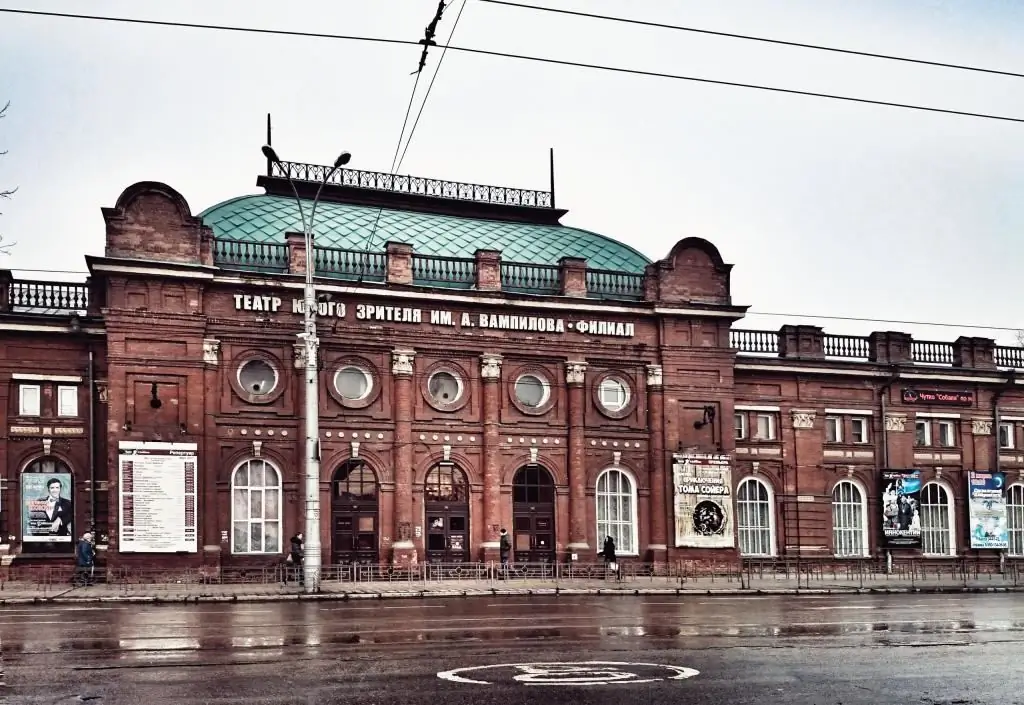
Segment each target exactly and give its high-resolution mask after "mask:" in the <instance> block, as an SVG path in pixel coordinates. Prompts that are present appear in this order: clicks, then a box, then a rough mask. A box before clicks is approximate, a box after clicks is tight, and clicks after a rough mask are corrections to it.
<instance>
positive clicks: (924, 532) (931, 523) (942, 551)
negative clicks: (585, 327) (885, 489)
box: [919, 482, 956, 556]
mask: <svg viewBox="0 0 1024 705" xmlns="http://www.w3.org/2000/svg"><path fill="white" fill-rule="evenodd" d="M919 521H920V522H921V553H923V554H924V555H926V556H953V555H956V538H955V536H956V535H955V534H954V533H953V501H952V494H951V493H950V492H949V491H948V490H947V489H946V488H945V486H943V485H940V484H939V483H938V482H929V483H928V484H926V485H925V486H924V487H922V488H921V509H920V517H919Z"/></svg>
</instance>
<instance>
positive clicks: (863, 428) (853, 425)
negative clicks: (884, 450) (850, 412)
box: [850, 418, 868, 443]
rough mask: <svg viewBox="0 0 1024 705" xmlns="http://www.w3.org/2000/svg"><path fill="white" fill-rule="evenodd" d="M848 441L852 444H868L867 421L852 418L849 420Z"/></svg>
mask: <svg viewBox="0 0 1024 705" xmlns="http://www.w3.org/2000/svg"><path fill="white" fill-rule="evenodd" d="M850 440H851V441H853V442H854V443H867V442H868V420H867V419H859V418H853V419H850Z"/></svg>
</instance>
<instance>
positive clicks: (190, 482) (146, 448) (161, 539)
mask: <svg viewBox="0 0 1024 705" xmlns="http://www.w3.org/2000/svg"><path fill="white" fill-rule="evenodd" d="M198 448H199V446H198V445H197V444H195V443H161V442H156V441H121V442H120V443H119V447H118V481H119V482H118V485H119V488H120V504H121V506H120V518H121V533H120V536H119V538H120V545H119V550H120V551H121V552H122V553H196V552H198V550H199V549H198V541H199V534H198V526H197V522H196V497H197V494H196V489H197V488H196V485H197V483H198V477H197V472H198V466H199V462H198Z"/></svg>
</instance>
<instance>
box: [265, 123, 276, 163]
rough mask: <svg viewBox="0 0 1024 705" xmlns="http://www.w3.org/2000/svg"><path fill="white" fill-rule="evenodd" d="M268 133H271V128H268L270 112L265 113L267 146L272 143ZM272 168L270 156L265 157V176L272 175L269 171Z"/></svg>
mask: <svg viewBox="0 0 1024 705" xmlns="http://www.w3.org/2000/svg"><path fill="white" fill-rule="evenodd" d="M270 133H271V130H270V113H267V142H266V144H267V145H268V146H270V145H273V144H274V143H273V142H272V141H271V139H270V137H271V135H270ZM272 168H273V164H272V163H271V162H270V157H267V176H273V174H272V173H271V170H272Z"/></svg>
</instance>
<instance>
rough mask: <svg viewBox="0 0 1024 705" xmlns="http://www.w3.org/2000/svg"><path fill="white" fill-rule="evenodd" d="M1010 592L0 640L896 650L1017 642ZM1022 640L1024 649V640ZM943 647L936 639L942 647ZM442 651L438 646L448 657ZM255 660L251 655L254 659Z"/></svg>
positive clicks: (11, 635)
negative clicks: (811, 644) (933, 642)
mask: <svg viewBox="0 0 1024 705" xmlns="http://www.w3.org/2000/svg"><path fill="white" fill-rule="evenodd" d="M1021 602H1022V601H1020V600H1019V599H1018V598H1017V596H1015V595H983V596H973V595H964V596H956V597H952V598H951V597H948V596H934V598H931V599H929V598H928V597H918V596H913V597H909V598H908V597H907V596H855V597H841V596H836V597H823V598H820V599H811V598H806V597H801V598H794V597H759V598H757V597H752V598H747V599H735V598H717V599H716V598H712V599H699V598H694V597H685V598H680V599H678V600H675V601H671V600H666V599H665V598H651V599H645V598H636V597H627V598H603V599H602V598H597V599H588V598H580V597H575V598H567V599H566V600H565V601H561V600H558V599H551V598H544V599H543V600H534V601H531V600H530V599H528V598H525V599H517V598H514V599H509V600H507V601H500V602H485V601H482V600H472V599H467V600H454V601H427V600H424V601H422V602H417V603H412V604H410V603H402V602H379V603H374V604H341V603H298V602H296V603H270V604H262V605H228V604H213V605H210V604H199V605H173V606H172V605H168V606H126V605H117V606H114V605H112V606H96V607H76V608H66V607H59V606H53V607H47V606H45V605H42V606H39V607H36V608H29V607H24V608H17V609H13V608H12V609H7V610H3V611H2V612H0V637H2V638H3V647H4V652H5V654H6V656H7V658H8V659H9V660H8V663H10V664H15V665H16V664H17V663H18V662H19V659H20V658H25V657H27V656H30V655H35V656H43V655H46V654H63V657H62V659H63V662H64V663H67V662H68V661H67V659H68V658H69V654H71V656H70V658H71V659H72V661H75V662H77V661H82V662H83V663H87V662H88V661H89V659H90V655H95V656H96V657H99V655H101V654H102V657H103V658H104V659H115V660H117V661H119V662H130V661H138V660H153V659H154V658H156V657H157V656H159V657H160V658H161V660H163V659H164V658H172V659H173V658H177V659H179V660H187V659H188V656H189V654H192V655H193V657H195V658H198V656H195V655H196V654H200V653H203V652H206V653H209V652H222V651H223V652H231V651H240V650H245V651H247V652H262V654H261V657H264V658H269V657H274V656H280V655H282V654H284V653H288V652H291V651H294V650H301V649H323V648H344V647H349V646H354V645H358V646H361V647H366V646H372V645H396V644H430V643H439V644H444V645H446V646H447V645H451V644H474V643H476V644H479V643H491V642H512V643H521V642H523V641H528V640H566V641H597V642H599V643H605V642H607V643H609V644H613V643H615V642H628V641H629V640H636V639H640V640H655V641H658V642H665V644H664V645H666V646H670V645H672V644H673V643H675V644H676V645H685V646H686V647H687V648H726V647H734V646H738V645H745V646H750V645H757V646H765V645H771V646H784V645H786V643H787V642H796V641H797V640H799V641H800V643H802V644H803V645H806V641H807V640H820V641H821V642H822V645H823V646H853V645H862V646H898V645H914V644H917V643H922V640H924V642H923V643H928V642H927V639H929V638H937V637H942V638H945V641H944V642H942V643H949V639H950V638H951V637H955V642H956V643H964V644H969V643H976V642H979V641H992V640H1000V641H1014V640H1018V639H1020V635H1019V633H1020V632H1022V631H1024V604H1021ZM1022 640H1024V639H1022ZM937 643H938V642H937ZM446 646H444V647H442V648H446ZM247 655H248V656H252V655H253V653H248V654H247Z"/></svg>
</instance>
